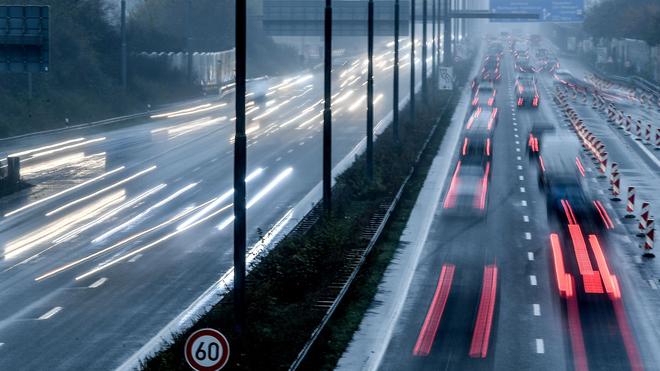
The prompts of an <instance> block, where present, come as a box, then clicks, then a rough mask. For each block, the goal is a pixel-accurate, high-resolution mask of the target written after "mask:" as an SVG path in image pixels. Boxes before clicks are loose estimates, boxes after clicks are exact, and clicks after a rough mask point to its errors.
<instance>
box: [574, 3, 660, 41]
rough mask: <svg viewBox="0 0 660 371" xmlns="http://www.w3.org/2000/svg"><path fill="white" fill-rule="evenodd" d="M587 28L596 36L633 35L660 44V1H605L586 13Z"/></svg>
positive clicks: (634, 37) (631, 37)
mask: <svg viewBox="0 0 660 371" xmlns="http://www.w3.org/2000/svg"><path fill="white" fill-rule="evenodd" d="M584 30H585V31H586V32H587V33H589V34H591V35H592V36H594V37H604V38H630V39H638V40H643V41H646V43H648V44H649V45H651V46H654V45H658V44H660V2H658V1H657V0H606V1H602V2H599V3H598V4H596V5H594V6H593V7H592V8H590V9H589V10H588V11H587V12H586V18H585V20H584Z"/></svg>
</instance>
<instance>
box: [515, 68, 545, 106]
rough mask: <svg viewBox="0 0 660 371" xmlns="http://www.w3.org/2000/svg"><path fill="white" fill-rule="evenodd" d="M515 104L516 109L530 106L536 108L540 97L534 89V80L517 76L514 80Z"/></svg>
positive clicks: (525, 76) (524, 76)
mask: <svg viewBox="0 0 660 371" xmlns="http://www.w3.org/2000/svg"><path fill="white" fill-rule="evenodd" d="M515 88H516V89H515V90H516V104H517V106H518V107H525V106H530V107H534V108H537V107H538V106H539V103H540V99H541V97H540V96H539V92H538V89H537V88H536V79H535V78H529V76H527V75H522V76H519V77H518V78H517V79H516V87H515Z"/></svg>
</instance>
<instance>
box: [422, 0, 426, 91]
mask: <svg viewBox="0 0 660 371" xmlns="http://www.w3.org/2000/svg"><path fill="white" fill-rule="evenodd" d="M426 8H427V6H426V0H422V100H423V101H424V102H426V89H427V87H426V72H427V68H426V57H427V51H426V41H427V39H426V33H427V32H426V28H427V27H426V26H427V23H426Z"/></svg>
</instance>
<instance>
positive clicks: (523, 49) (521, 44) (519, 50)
mask: <svg viewBox="0 0 660 371" xmlns="http://www.w3.org/2000/svg"><path fill="white" fill-rule="evenodd" d="M511 51H512V52H513V55H514V56H515V57H516V58H517V57H519V56H528V55H529V45H528V44H527V42H526V41H522V40H516V41H514V42H513V45H512V48H511Z"/></svg>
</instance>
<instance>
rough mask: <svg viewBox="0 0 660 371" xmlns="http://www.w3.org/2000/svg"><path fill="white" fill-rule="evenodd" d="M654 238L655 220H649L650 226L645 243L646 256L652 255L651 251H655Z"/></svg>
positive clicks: (645, 235)
mask: <svg viewBox="0 0 660 371" xmlns="http://www.w3.org/2000/svg"><path fill="white" fill-rule="evenodd" d="M654 237H655V221H654V220H653V218H649V220H648V225H647V227H646V233H645V234H644V242H643V247H644V254H645V255H649V254H651V250H653V242H654V241H653V240H654Z"/></svg>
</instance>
